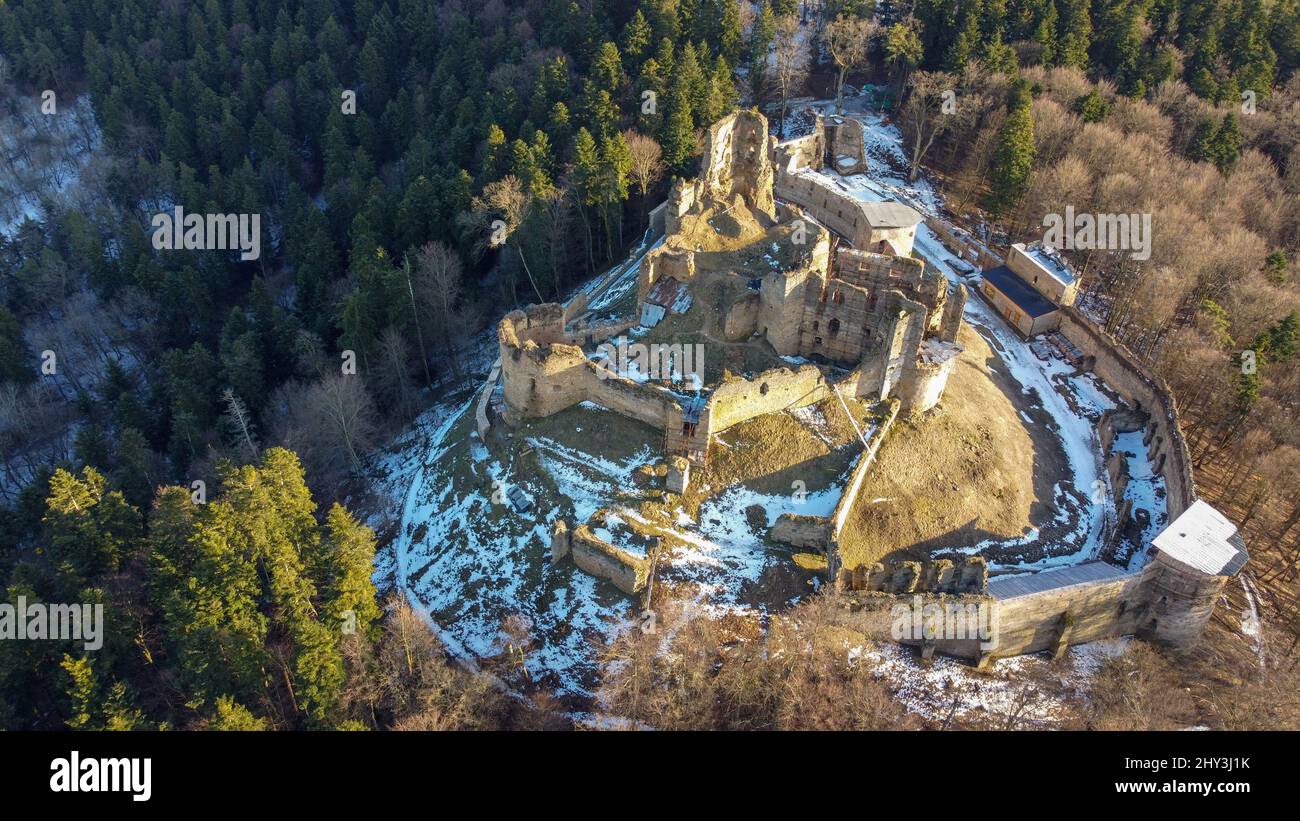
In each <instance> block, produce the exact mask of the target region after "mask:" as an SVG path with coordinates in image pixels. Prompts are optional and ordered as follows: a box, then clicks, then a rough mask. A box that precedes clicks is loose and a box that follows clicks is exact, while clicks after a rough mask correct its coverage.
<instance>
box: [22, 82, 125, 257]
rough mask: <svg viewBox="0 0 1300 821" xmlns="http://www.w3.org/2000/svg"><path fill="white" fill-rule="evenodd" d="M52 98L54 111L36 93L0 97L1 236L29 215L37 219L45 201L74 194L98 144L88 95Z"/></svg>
mask: <svg viewBox="0 0 1300 821" xmlns="http://www.w3.org/2000/svg"><path fill="white" fill-rule="evenodd" d="M55 103H56V107H55V113H53V114H45V113H42V111H41V100H40V98H25V97H8V98H5V99H3V100H0V236H4V237H12V236H13V235H14V234H15V233H17V231H18V228H19V227H20V226H21V225H22V224H23V222H24V221H25V220H27V219H31V220H35V221H38V222H39V221H41V220H42V219H43V218H44V215H45V204H46V202H50V201H58V200H68V199H70V198H73V197H75V194H76V192H77V187H78V182H79V181H80V178H81V174H82V172H83V170H84V169H85V167H86V164H87V163H89V162H90V160H91V158H92V157H93V156H94V155H95V151H96V149H98V148H99V145H100V141H101V136H100V132H99V126H98V125H97V124H96V123H95V114H94V110H93V109H92V108H91V105H90V98H89V97H84V96H83V97H76V98H69V99H56V100H55Z"/></svg>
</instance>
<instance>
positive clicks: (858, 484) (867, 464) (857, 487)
mask: <svg viewBox="0 0 1300 821" xmlns="http://www.w3.org/2000/svg"><path fill="white" fill-rule="evenodd" d="M898 409H899V405H898V401H897V400H894V401H891V402H890V403H889V410H888V411H886V414H885V419H884V421H883V422H881V423H880V427H879V428H877V429H876V432H875V434H874V435H872V437H871V438H870V439H869V440H867V446H866V447H865V448H864V449H863V451H862V454H861V455H860V456H858V462H857V464H856V465H854V466H853V473H852V474H851V475H850V477H849V483H848V484H847V485H845V487H844V492H843V493H842V494H840V500H839V501H838V502H837V503H836V504H835V511H834V512H833V513H831V516H830V521H831V531H830V539H831V554H830V557H829V558H830V569H831V578H834V577H835V574H836V572H837V571H836V566H837V565H838V563H839V556H838V553H839V541H840V531H842V530H843V529H844V523H845V522H846V521H848V518H849V511H851V510H852V509H853V505H854V504H856V503H857V501H858V492H859V491H861V490H862V481H863V480H864V479H865V478H866V477H867V471H869V470H871V463H872V462H874V461H875V460H876V452H877V451H879V450H880V445H881V444H882V443H883V442H884V441H885V437H886V436H888V435H889V429H890V428H892V427H893V426H894V420H895V419H897V418H898Z"/></svg>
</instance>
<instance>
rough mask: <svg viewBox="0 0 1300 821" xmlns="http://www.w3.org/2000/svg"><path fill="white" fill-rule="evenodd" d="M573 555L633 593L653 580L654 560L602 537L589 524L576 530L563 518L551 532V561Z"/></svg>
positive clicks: (586, 568)
mask: <svg viewBox="0 0 1300 821" xmlns="http://www.w3.org/2000/svg"><path fill="white" fill-rule="evenodd" d="M566 556H572V557H573V563H574V564H575V565H577V566H578V569H580V570H582V572H584V573H587V574H589V575H591V576H595V577H596V578H598V579H604V580H605V581H608V582H610V583H612V584H613V585H614V586H615V587H617V588H618V589H619V590H622V591H623V592H624V593H626V594H628V595H629V596H632V595H635V594H637V593H640V592H641V591H642V590H644V589H645V586H646V582H647V581H649V579H650V560H649V559H647V558H645V557H644V556H637V555H635V554H633V553H630V552H628V551H626V550H624V549H622V548H621V547H615V546H614V545H612V544H610V543H609V542H607V541H605V540H604V539H601V538H598V537H597V536H596V535H595V534H593V533H592V532H591V530H590V529H589V528H588V527H587V526H586V525H578V526H577V527H576V528H574V529H573V530H572V531H570V530H569V527H568V525H567V524H566V523H565V522H564V521H563V520H561V521H558V522H556V523H555V527H554V528H553V529H552V531H551V564H556V563H558V562H559V561H561V560H562V559H564V558H565V557H566Z"/></svg>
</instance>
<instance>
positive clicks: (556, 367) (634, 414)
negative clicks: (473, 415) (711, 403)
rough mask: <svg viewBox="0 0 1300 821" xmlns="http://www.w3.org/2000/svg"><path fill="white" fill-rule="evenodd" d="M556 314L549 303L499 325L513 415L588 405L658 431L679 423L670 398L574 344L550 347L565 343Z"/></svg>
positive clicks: (677, 405) (545, 413)
mask: <svg viewBox="0 0 1300 821" xmlns="http://www.w3.org/2000/svg"><path fill="white" fill-rule="evenodd" d="M558 309H559V306H558V305H550V304H548V305H534V306H531V307H530V308H528V309H527V310H526V311H511V312H510V313H509V314H507V315H506V316H505V318H504V319H502V320H501V322H500V324H499V325H498V326H497V341H498V345H499V348H500V354H501V375H502V380H503V384H504V391H505V401H506V409H507V413H508V414H509V416H511V417H513V418H514V419H526V418H536V417H546V416H551V415H552V414H555V413H559V412H560V411H562V410H565V409H566V408H571V407H573V406H574V405H576V404H578V403H580V402H584V401H588V400H589V401H592V402H595V403H596V404H598V405H601V406H603V407H606V408H609V409H610V410H613V411H617V412H618V413H621V414H623V415H625V416H629V417H631V418H633V419H637V420H640V421H642V422H645V423H646V424H648V425H652V426H654V427H656V428H661V429H662V428H665V427H666V426H668V425H669V424H670V420H673V419H680V416H681V405H680V403H678V401H677V400H676V398H675V397H674V396H673V395H672V394H671V393H669V392H667V391H664V390H660V389H659V388H656V387H654V386H652V385H644V384H641V383H639V382H635V381H633V380H631V379H627V378H625V377H621V376H618V375H617V374H611V373H608V372H605V371H603V370H601V369H600V367H599V366H598V365H597V364H596V363H595V362H592V361H591V360H590V359H589V358H588V357H587V355H586V354H585V353H583V351H582V349H581V348H579V347H577V346H575V345H570V344H567V343H565V342H560V341H549V342H547V340H557V339H564V338H566V337H565V336H564V335H563V322H562V318H563V314H562V311H560V310H558ZM557 328H558V329H559V330H558V331H557ZM521 338H522V341H521ZM538 340H542V341H543V342H546V344H544V345H543V344H539V342H538Z"/></svg>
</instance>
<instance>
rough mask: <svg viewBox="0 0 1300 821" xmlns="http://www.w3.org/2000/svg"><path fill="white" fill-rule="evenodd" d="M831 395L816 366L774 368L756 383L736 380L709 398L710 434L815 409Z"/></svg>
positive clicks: (762, 375) (719, 388) (740, 379)
mask: <svg viewBox="0 0 1300 821" xmlns="http://www.w3.org/2000/svg"><path fill="white" fill-rule="evenodd" d="M829 395H830V392H829V388H828V387H827V385H826V378H825V377H824V376H822V373H821V371H819V370H818V369H817V367H816V366H814V365H802V366H800V367H799V369H798V370H791V369H790V368H773V369H771V370H768V371H763V372H762V373H760V374H759V375H758V376H755V377H754V378H753V379H744V378H742V377H738V376H732V377H730V378H728V379H724V380H723V381H722V383H721V384H720V385H718V387H717V388H716V389H714V391H713V394H712V395H711V396H710V397H709V411H710V414H709V415H710V429H709V432H710V433H712V434H717V433H721V432H722V431H724V430H726V429H727V428H729V427H731V426H732V425H738V424H740V423H741V422H744V421H746V420H748V419H753V418H754V417H756V416H763V415H765V414H768V413H779V412H780V411H783V410H786V409H788V408H801V407H803V406H804V405H812V404H814V403H816V402H820V401H821V400H823V399H825V398H826V397H827V396H829Z"/></svg>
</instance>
